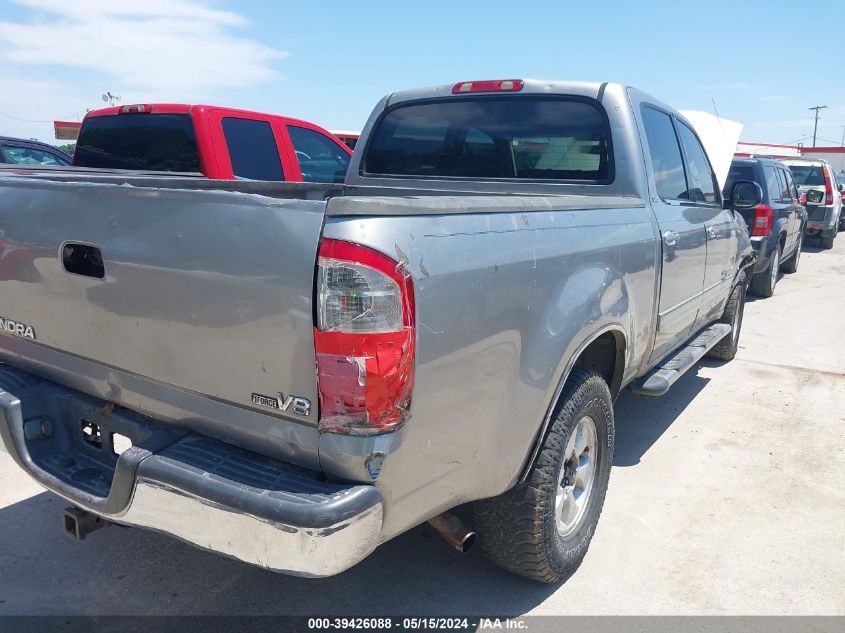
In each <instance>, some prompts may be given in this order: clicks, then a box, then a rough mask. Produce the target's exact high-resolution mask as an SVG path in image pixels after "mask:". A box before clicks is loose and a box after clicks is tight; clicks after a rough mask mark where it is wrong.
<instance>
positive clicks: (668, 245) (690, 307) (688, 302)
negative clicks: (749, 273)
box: [641, 105, 708, 364]
mask: <svg viewBox="0 0 845 633" xmlns="http://www.w3.org/2000/svg"><path fill="white" fill-rule="evenodd" d="M641 116H642V121H643V129H644V131H645V137H646V138H645V139H644V141H645V143H644V145H645V146H646V149H647V160H646V171H647V172H649V180H650V183H649V189H650V200H651V206H652V209H653V210H654V215H655V217H656V219H657V225H658V228H659V230H660V236H661V242H660V244H661V246H662V259H663V265H662V268H661V276H660V296H659V302H658V315H657V328H656V334H655V339H654V346H653V348H652V354H651V358H650V360H649V364H653V363H654V362H655V361H657V360H658V359H660V358H661V357H662V356H665V355H666V354H667V353H668V352H670V351H671V350H672V349H674V348H675V347H677V346H678V345H679V344H680V343H682V342H683V341H685V340H686V339H687V338H688V337H689V335H690V333H691V330H692V327H693V324H694V323H695V320H696V317H697V316H698V309H699V307H700V306H701V294H702V289H703V286H704V270H705V266H706V261H707V245H706V240H707V238H706V233H705V227H704V223H705V219H706V218H707V217H708V214H707V213H706V212H704V211H706V210H705V209H702V207H700V206H698V204H697V203H696V202H695V201H694V200H692V199H691V197H690V186H689V185H688V184H687V175H686V171H685V169H684V161H683V155H682V153H681V147H680V143H679V141H678V135H677V132H676V129H675V124H674V122H673V119H672V117H671V116H670V115H669V114H667V113H665V112H663V111H662V110H659V109H658V108H656V107H653V106H650V105H644V106H642V108H641Z"/></svg>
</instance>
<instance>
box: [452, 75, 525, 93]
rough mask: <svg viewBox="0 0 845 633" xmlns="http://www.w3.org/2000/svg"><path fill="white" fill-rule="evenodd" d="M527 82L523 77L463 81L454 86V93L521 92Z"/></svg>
mask: <svg viewBox="0 0 845 633" xmlns="http://www.w3.org/2000/svg"><path fill="white" fill-rule="evenodd" d="M524 85H525V83H524V82H523V81H522V79H494V80H492V81H462V82H461V83H459V84H455V85H454V86H452V94H453V95H457V94H463V93H465V92H519V91H520V90H522V88H523V86H524Z"/></svg>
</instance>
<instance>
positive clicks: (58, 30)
mask: <svg viewBox="0 0 845 633" xmlns="http://www.w3.org/2000/svg"><path fill="white" fill-rule="evenodd" d="M14 1H15V2H17V3H18V4H21V5H23V6H25V7H28V8H30V9H32V10H33V11H34V13H35V15H36V17H37V19H34V20H31V21H29V22H0V42H5V43H6V44H7V45H8V47H9V50H8V52H7V53H6V56H5V57H6V60H7V63H5V64H3V65H4V66H6V67H7V68H8V67H9V64H8V62H12V63H14V64H15V66H16V68H17V69H19V68H20V65H22V64H28V65H45V66H66V67H73V68H77V69H85V70H88V71H94V72H95V73H102V74H103V75H105V77H104V78H102V80H101V81H100V82H99V84H98V85H100V86H101V87H100V88H99V89H98V91H97V94H99V92H102V88H103V87H109V88H111V89H113V90H116V91H117V92H121V91H122V92H123V94H122V96H124V97H125V99H124V101H126V97H134V98H137V99H140V100H150V101H162V100H175V101H193V100H197V99H200V98H202V97H203V96H204V95H210V94H213V93H214V91H215V90H217V89H221V88H222V89H226V88H230V89H231V88H240V87H246V86H251V85H255V84H258V83H262V82H267V81H271V80H273V79H277V78H278V77H279V74H278V72H277V71H276V70H275V69H274V67H273V63H274V62H277V61H279V60H280V59H282V58H284V57H285V56H286V53H284V52H282V51H279V50H276V49H273V48H270V47H268V46H265V45H264V44H261V43H260V42H257V41H255V40H253V39H250V38H248V37H243V36H240V35H237V34H234V33H232V30H233V29H236V28H239V27H243V26H245V25H246V23H247V21H246V19H245V18H244V17H243V16H241V15H239V14H237V13H233V12H231V11H223V10H218V9H214V8H211V7H209V6H207V5H206V4H204V3H202V2H191V1H188V0H171V1H166V0H135V1H132V0H73V1H68V0H14Z"/></svg>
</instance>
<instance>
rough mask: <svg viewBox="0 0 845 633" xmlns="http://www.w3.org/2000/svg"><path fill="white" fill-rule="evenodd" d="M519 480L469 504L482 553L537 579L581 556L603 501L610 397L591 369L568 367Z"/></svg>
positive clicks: (556, 576)
mask: <svg viewBox="0 0 845 633" xmlns="http://www.w3.org/2000/svg"><path fill="white" fill-rule="evenodd" d="M561 402H562V406H561V407H560V409H559V411H558V413H557V415H556V416H555V417H554V419H553V421H552V426H551V428H550V429H549V432H548V435H547V436H546V438H545V439H544V440H543V445H542V447H541V448H540V453H539V455H538V456H537V461H536V463H535V464H534V466H533V467H532V468H531V470H530V472H529V473H528V477H527V480H526V482H525V483H523V484H518V485H517V486H516V487H515V488H513V489H511V490H508V491H507V492H505V493H503V494H501V495H499V496H498V497H493V498H492V499H484V500H482V501H476V502H475V504H474V515H475V528H476V531H477V532H478V542H479V545H480V546H481V549H482V551H483V552H484V555H485V556H486V557H487V558H488V559H490V560H491V561H492V562H493V563H494V564H496V565H498V566H499V567H502V568H503V569H506V570H507V571H510V572H513V573H516V574H519V575H521V576H525V577H526V578H530V579H532V580H537V581H540V582H546V583H553V582H559V581H560V580H564V579H566V578H568V577H569V576H570V575H572V573H573V572H574V571H575V570H576V569H577V568H578V566H579V565H580V564H581V561H582V560H583V559H584V556H585V555H586V554H587V548H588V547H589V545H590V540H591V539H592V537H593V533H594V532H595V529H596V524H597V523H598V520H599V515H600V514H601V509H602V505H603V504H604V497H605V493H606V492H607V483H608V480H609V478H610V467H611V464H612V462H613V437H614V428H613V404H612V400H611V397H610V390H609V389H608V388H607V383H605V381H604V380H603V379H602V377H601V376H599V375H598V374H597V373H595V372H592V371H587V370H585V369H582V368H578V367H576V368H575V369H573V370H572V373H571V374H570V376H569V380H568V381H567V383H566V387H564V390H563V393H562V395H561Z"/></svg>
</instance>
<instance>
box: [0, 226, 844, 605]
mask: <svg viewBox="0 0 845 633" xmlns="http://www.w3.org/2000/svg"><path fill="white" fill-rule="evenodd" d="M740 345H741V350H740V354H739V355H738V357H737V358H736V360H734V361H733V362H731V363H728V364H727V365H720V364H719V363H715V362H710V361H708V362H705V363H703V364H701V365H699V366H698V367H697V369H696V370H694V371H691V372H690V373H689V374H688V375H687V376H685V377H684V378H683V379H681V380H680V381H679V382H678V383H677V384H676V385H675V386H674V387H673V389H672V391H670V393H669V394H668V395H667V396H665V397H663V398H659V399H648V398H639V397H636V396H632V395H631V394H630V393H627V392H626V393H624V394H623V395H622V396H621V397H620V398H619V400H618V402H617V406H616V411H617V425H618V439H617V455H616V460H615V467H614V469H613V474H612V478H611V482H610V492H609V494H608V497H607V501H606V503H605V509H604V514H603V516H602V519H601V522H600V523H599V529H598V532H597V534H596V537H595V539H594V540H593V544H592V547H591V549H590V552H589V554H588V556H587V558H586V561H585V562H584V565H583V566H582V567H581V569H580V570H579V571H578V573H577V574H576V575H575V576H574V577H573V578H572V579H570V580H569V581H568V582H567V583H565V584H564V585H562V586H557V587H550V586H543V585H538V584H534V583H531V582H528V581H524V580H521V579H519V578H517V577H515V576H511V575H508V574H506V573H504V572H501V571H498V570H497V569H495V568H494V567H492V566H490V565H489V564H487V563H486V562H485V560H484V559H483V558H482V556H481V554H480V553H479V552H477V551H476V552H470V553H469V554H468V555H467V556H465V557H463V558H461V557H459V556H458V555H457V554H454V553H453V552H452V551H450V550H449V549H448V548H447V547H446V546H445V545H444V544H443V543H441V542H440V541H439V539H438V538H437V537H436V536H435V535H434V534H433V533H432V532H431V530H430V529H428V528H425V527H421V528H417V529H416V530H413V531H411V532H410V533H407V534H405V535H403V536H401V537H400V538H397V539H395V540H394V541H392V542H390V543H388V544H386V545H384V546H383V547H381V548H380V549H379V550H378V551H377V552H376V553H375V554H374V555H373V556H371V557H370V558H369V559H367V560H366V561H364V562H363V563H361V564H360V565H358V566H357V567H355V568H354V569H352V570H350V571H348V572H347V573H345V574H342V575H340V576H338V577H334V578H329V579H324V580H305V579H300V578H291V577H285V576H281V575H276V574H273V573H270V572H265V571H262V570H259V569H256V568H253V567H249V566H247V565H244V564H241V563H239V562H236V561H232V560H227V559H224V558H221V557H219V556H215V555H213V554H209V553H206V552H202V551H199V550H197V549H193V548H191V547H190V546H188V545H185V544H182V543H179V542H177V541H175V540H172V539H170V538H167V537H165V536H161V535H158V534H153V533H150V532H145V531H142V530H129V529H118V528H111V529H107V530H103V531H100V532H97V533H95V534H93V535H91V536H90V537H89V538H88V539H86V540H85V541H83V542H81V543H75V542H73V541H71V540H70V539H68V538H67V537H66V536H64V535H63V534H62V532H61V530H60V510H61V509H62V507H63V506H64V505H65V504H64V502H62V501H61V500H59V499H58V498H57V497H54V496H53V495H51V494H49V493H45V492H44V491H43V490H42V489H41V488H40V487H39V486H38V485H36V484H35V483H33V482H32V481H31V480H30V479H29V478H27V477H26V476H25V475H23V474H22V473H21V472H20V471H18V469H17V468H16V467H15V466H14V465H13V463H12V461H11V459H9V457H8V456H7V455H5V454H3V453H0V614H48V613H52V614H90V615H95V614H129V613H131V614H153V613H154V614H247V613H249V614H282V613H285V614H312V615H315V614H316V615H325V614H338V615H354V614H359V613H361V610H362V609H365V610H367V611H368V612H369V613H373V614H375V613H384V614H393V615H401V614H410V615H423V614H432V612H434V613H443V614H447V613H462V614H489V613H491V612H492V613H499V614H502V613H504V614H509V615H518V614H525V613H533V614H569V613H579V614H622V613H625V614H843V613H845V486H843V482H845V234H842V235H840V237H839V239H838V240H837V243H836V248H835V249H834V250H833V251H832V252H819V250H818V249H817V248H816V247H815V242H813V244H812V246H807V247H805V252H804V254H803V256H802V260H801V267H800V270H799V272H798V274H796V275H792V276H788V277H785V278H783V279H782V280H781V282H780V285H779V286H778V287H777V290H776V293H775V296H774V297H773V298H771V299H766V300H755V301H750V302H749V304H748V306H747V309H746V315H745V324H744V327H743V331H742V336H741V338H740Z"/></svg>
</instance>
